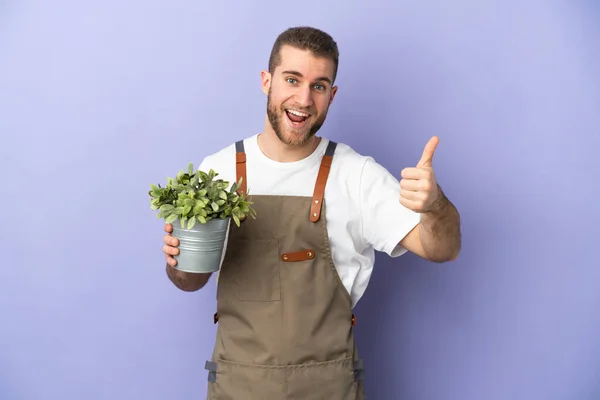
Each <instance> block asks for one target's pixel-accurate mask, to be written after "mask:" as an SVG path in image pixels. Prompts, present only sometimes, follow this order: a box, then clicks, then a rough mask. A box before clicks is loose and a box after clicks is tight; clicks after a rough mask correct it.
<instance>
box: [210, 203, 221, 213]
mask: <svg viewBox="0 0 600 400" xmlns="http://www.w3.org/2000/svg"><path fill="white" fill-rule="evenodd" d="M211 207H212V209H213V210H215V212H216V211H217V210H219V205H218V204H217V203H215V202H214V201H213V202H212V204H211Z"/></svg>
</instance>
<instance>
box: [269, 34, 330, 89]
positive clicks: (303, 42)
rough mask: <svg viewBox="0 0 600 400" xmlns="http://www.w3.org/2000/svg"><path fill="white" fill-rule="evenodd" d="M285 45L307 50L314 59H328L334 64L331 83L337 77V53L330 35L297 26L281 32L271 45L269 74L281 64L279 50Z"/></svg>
mask: <svg viewBox="0 0 600 400" xmlns="http://www.w3.org/2000/svg"><path fill="white" fill-rule="evenodd" d="M285 45H288V46H292V47H295V48H297V49H300V50H308V51H310V52H311V53H312V54H313V55H314V56H315V57H325V58H329V59H330V60H332V61H333V63H334V68H333V81H335V78H336V76H337V70H338V62H339V56H340V54H339V51H338V47H337V43H336V42H335V41H334V40H333V38H332V37H331V35H329V34H328V33H326V32H323V31H322V30H320V29H317V28H311V27H309V26H299V27H294V28H289V29H287V30H285V31H283V32H282V33H281V34H279V36H278V37H277V39H276V40H275V44H273V49H272V50H271V56H270V57H269V72H271V73H272V72H273V71H274V70H275V68H277V67H278V66H279V65H280V64H281V54H280V51H281V48H282V47H283V46H285Z"/></svg>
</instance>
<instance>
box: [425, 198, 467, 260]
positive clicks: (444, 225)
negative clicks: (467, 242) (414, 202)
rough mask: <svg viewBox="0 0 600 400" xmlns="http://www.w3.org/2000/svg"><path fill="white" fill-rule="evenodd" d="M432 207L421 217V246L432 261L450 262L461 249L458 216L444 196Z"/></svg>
mask: <svg viewBox="0 0 600 400" xmlns="http://www.w3.org/2000/svg"><path fill="white" fill-rule="evenodd" d="M439 190H440V196H439V198H438V199H437V200H436V204H435V205H434V207H433V208H432V209H431V210H430V211H429V212H426V213H423V214H422V215H421V230H420V238H421V244H422V246H423V249H424V250H425V253H426V254H427V256H428V258H429V259H430V260H432V261H437V262H444V261H451V260H454V259H456V257H458V254H459V252H460V248H461V232H460V215H459V213H458V210H457V209H456V207H454V205H453V204H452V203H451V202H450V200H448V198H447V197H446V196H445V195H444V193H443V192H442V190H441V188H440V189H439Z"/></svg>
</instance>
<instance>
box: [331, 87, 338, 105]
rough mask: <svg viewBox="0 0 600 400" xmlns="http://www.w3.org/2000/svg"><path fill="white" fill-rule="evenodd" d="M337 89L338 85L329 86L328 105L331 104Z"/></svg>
mask: <svg viewBox="0 0 600 400" xmlns="http://www.w3.org/2000/svg"><path fill="white" fill-rule="evenodd" d="M337 91H338V87H337V86H334V87H332V88H331V97H330V98H329V105H331V103H333V98H334V97H335V94H336V93H337Z"/></svg>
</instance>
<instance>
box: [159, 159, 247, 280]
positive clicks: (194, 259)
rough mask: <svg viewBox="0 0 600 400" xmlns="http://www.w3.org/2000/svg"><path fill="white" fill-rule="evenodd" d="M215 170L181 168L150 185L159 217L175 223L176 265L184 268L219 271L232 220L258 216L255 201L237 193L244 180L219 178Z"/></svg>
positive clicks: (191, 165) (203, 271)
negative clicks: (159, 182) (231, 183)
mask: <svg viewBox="0 0 600 400" xmlns="http://www.w3.org/2000/svg"><path fill="white" fill-rule="evenodd" d="M218 175H219V174H218V173H216V172H215V171H213V170H212V169H211V170H210V171H209V172H208V173H206V172H204V171H200V170H194V166H193V164H192V163H189V165H188V170H187V173H186V172H184V171H183V170H181V171H179V173H178V174H177V176H176V177H175V178H171V177H169V178H167V186H166V187H161V185H160V184H158V186H157V185H154V184H151V185H150V188H151V190H150V192H149V195H150V198H151V199H150V207H151V209H152V210H153V211H156V210H158V213H157V215H156V216H157V218H163V219H164V221H165V223H168V224H172V225H173V233H172V235H173V236H174V237H176V238H177V239H179V254H178V255H177V256H175V259H176V260H177V266H176V268H177V269H179V270H181V271H186V272H195V273H207V272H215V271H218V270H219V267H220V264H221V257H222V255H223V249H224V247H225V238H226V236H227V230H228V229H229V226H230V222H231V220H233V222H234V223H235V224H236V225H237V226H238V227H239V226H240V224H241V221H242V220H243V219H245V218H246V217H247V216H250V217H252V218H256V212H255V210H254V209H253V208H252V207H251V205H252V201H250V199H249V198H248V197H247V195H246V194H240V193H238V188H239V187H240V185H241V183H242V178H240V181H239V182H234V183H233V185H231V188H229V189H228V187H229V182H228V181H225V180H223V179H216V177H217V176H218Z"/></svg>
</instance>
